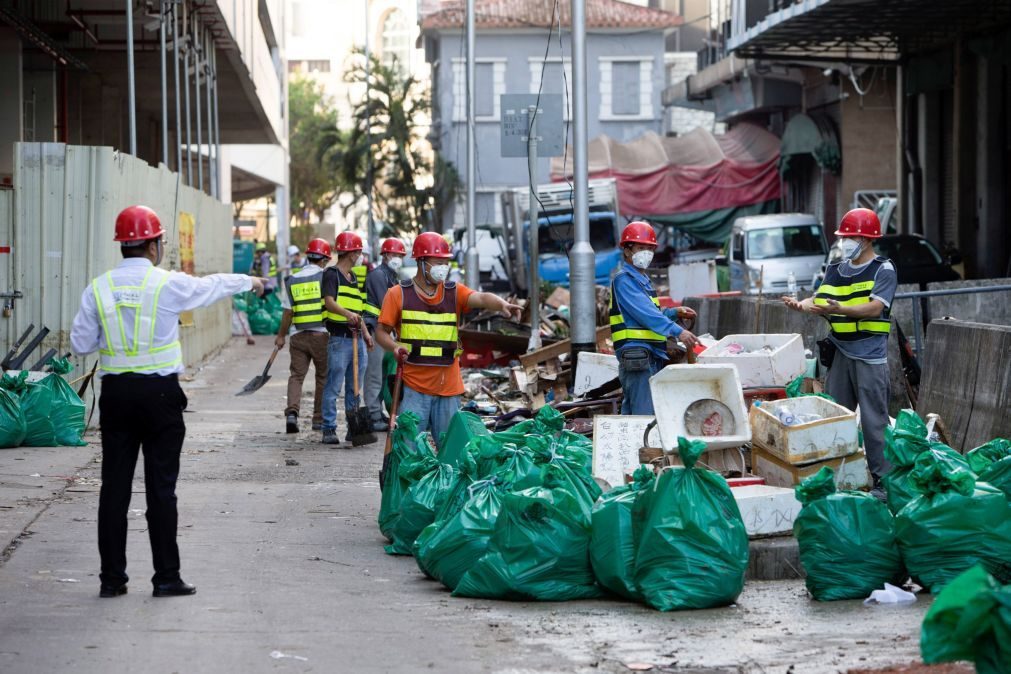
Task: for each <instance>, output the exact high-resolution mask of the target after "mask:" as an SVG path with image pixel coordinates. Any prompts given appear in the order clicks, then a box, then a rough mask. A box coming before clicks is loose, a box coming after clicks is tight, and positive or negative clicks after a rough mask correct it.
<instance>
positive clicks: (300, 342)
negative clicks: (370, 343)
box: [274, 239, 330, 433]
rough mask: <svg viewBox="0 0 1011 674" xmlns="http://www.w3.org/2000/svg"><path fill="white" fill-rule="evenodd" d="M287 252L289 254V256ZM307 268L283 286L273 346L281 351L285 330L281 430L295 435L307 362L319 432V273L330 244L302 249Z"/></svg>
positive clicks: (322, 344) (323, 365) (322, 373)
mask: <svg viewBox="0 0 1011 674" xmlns="http://www.w3.org/2000/svg"><path fill="white" fill-rule="evenodd" d="M290 252H291V251H289V254H290ZM305 255H306V259H307V260H308V264H307V265H306V266H304V267H302V268H300V269H299V270H298V271H296V272H295V273H294V274H293V275H292V276H290V277H289V278H288V280H287V282H286V283H285V292H284V293H282V295H281V306H283V307H284V314H282V316H281V327H280V328H279V329H278V331H277V337H276V338H275V339H274V344H275V346H277V348H278V349H283V348H284V342H285V338H286V337H287V335H288V331H289V329H291V328H292V327H294V328H295V332H294V334H292V336H291V369H290V372H289V374H288V405H287V407H285V408H284V423H285V430H286V431H287V432H288V433H298V413H299V408H300V407H301V403H302V383H303V382H304V381H305V375H306V373H308V372H309V363H310V362H311V363H312V365H313V367H314V368H315V369H316V389H315V394H314V395H313V404H312V430H314V431H318V430H320V429H321V428H323V411H322V410H323V389H324V387H325V386H326V372H327V341H328V340H327V330H326V326H324V325H323V269H324V268H325V267H326V265H327V263H328V262H330V244H329V243H327V242H326V241H324V240H323V239H313V240H312V241H310V242H309V245H308V246H307V247H306V249H305Z"/></svg>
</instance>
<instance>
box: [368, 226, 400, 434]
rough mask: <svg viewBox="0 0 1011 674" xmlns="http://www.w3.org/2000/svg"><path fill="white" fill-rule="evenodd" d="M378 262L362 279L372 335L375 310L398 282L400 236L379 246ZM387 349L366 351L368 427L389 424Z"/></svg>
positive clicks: (381, 428) (385, 427) (378, 428)
mask: <svg viewBox="0 0 1011 674" xmlns="http://www.w3.org/2000/svg"><path fill="white" fill-rule="evenodd" d="M380 254H381V256H382V263H381V264H380V265H379V266H378V267H376V268H375V269H373V270H372V271H370V272H369V274H368V276H367V277H366V279H365V313H364V318H365V325H366V327H368V329H369V331H370V332H371V333H372V334H375V333H376V330H377V328H378V327H379V311H380V309H381V307H382V306H383V300H384V299H386V293H387V291H389V289H390V288H392V287H393V286H395V285H397V283H399V281H400V276H399V272H400V268H401V267H402V266H403V265H404V257H406V256H407V249H406V248H404V244H403V242H402V241H401V240H400V239H386V241H383V245H382V248H381V249H380ZM387 353H388V352H387V351H386V349H383V348H382V345H379V348H378V349H373V350H372V352H371V353H370V354H369V365H368V368H367V369H366V371H365V405H366V406H367V407H368V408H369V418H370V419H371V420H372V430H374V431H386V430H389V428H390V426H389V423H388V419H387V418H386V416H385V415H384V414H383V358H384V357H385V355H386V354H387Z"/></svg>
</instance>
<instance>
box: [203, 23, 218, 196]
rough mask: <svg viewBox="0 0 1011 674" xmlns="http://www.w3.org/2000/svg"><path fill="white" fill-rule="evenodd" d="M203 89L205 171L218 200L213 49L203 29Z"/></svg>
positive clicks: (213, 193) (209, 37)
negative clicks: (212, 83) (212, 85)
mask: <svg viewBox="0 0 1011 674" xmlns="http://www.w3.org/2000/svg"><path fill="white" fill-rule="evenodd" d="M203 34H204V40H203V42H204V68H205V71H204V89H205V90H206V92H207V171H208V180H209V181H210V192H211V196H212V197H214V198H215V199H217V198H218V184H217V179H218V175H217V170H216V168H217V167H216V166H215V165H214V121H213V119H212V116H213V115H212V112H211V106H212V103H211V54H210V53H211V50H213V49H214V47H213V46H212V44H211V36H210V33H209V32H208V31H207V29H206V28H205V29H204V33H203Z"/></svg>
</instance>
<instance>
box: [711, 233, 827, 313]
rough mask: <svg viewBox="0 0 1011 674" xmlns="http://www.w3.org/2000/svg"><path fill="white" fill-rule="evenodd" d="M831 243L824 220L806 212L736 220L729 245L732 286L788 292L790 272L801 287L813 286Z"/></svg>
mask: <svg viewBox="0 0 1011 674" xmlns="http://www.w3.org/2000/svg"><path fill="white" fill-rule="evenodd" d="M827 252H828V246H827V245H826V243H825V232H824V231H823V229H822V226H821V223H819V222H818V219H817V218H815V217H814V216H813V215H809V214H807V213H778V214H773V215H749V216H746V217H743V218H738V219H737V220H735V221H734V226H733V229H732V230H731V234H730V240H729V241H728V242H727V246H726V264H727V266H728V268H729V272H730V274H729V276H730V289H731V290H740V291H743V292H745V293H748V294H758V291H759V279H760V278H761V287H762V292H763V293H764V294H767V295H780V294H783V293H786V292H787V287H788V284H787V280H788V278H789V276H790V272H791V271H792V272H793V277H794V279H795V280H796V282H797V289H798V290H810V289H811V281H812V279H813V278H814V276H815V275H816V274H817V273H818V271H819V270H820V269H821V264H822V262H823V261H824V260H825V254H826V253H827Z"/></svg>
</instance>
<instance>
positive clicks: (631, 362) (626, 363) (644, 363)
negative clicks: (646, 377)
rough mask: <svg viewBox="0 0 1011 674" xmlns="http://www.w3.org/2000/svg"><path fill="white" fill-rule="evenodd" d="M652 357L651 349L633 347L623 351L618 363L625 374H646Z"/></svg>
mask: <svg viewBox="0 0 1011 674" xmlns="http://www.w3.org/2000/svg"><path fill="white" fill-rule="evenodd" d="M651 357H652V356H651V355H650V352H649V349H646V348H644V347H641V346H633V347H630V348H628V349H625V350H624V351H622V352H621V356H620V357H619V358H618V361H619V363H620V364H621V367H622V369H624V370H625V372H644V371H647V370H649V362H650V358H651Z"/></svg>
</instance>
